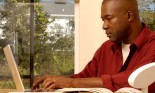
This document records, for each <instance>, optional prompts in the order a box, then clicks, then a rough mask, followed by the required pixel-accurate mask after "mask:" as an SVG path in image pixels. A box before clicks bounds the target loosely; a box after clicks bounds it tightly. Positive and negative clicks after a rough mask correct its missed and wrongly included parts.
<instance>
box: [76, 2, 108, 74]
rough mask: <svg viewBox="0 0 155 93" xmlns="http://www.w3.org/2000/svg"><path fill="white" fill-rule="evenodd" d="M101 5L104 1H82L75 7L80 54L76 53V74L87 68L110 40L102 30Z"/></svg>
mask: <svg viewBox="0 0 155 93" xmlns="http://www.w3.org/2000/svg"><path fill="white" fill-rule="evenodd" d="M101 3H102V0H80V3H79V5H76V7H75V22H76V23H75V26H76V28H75V29H76V31H75V33H78V34H79V36H77V37H78V40H76V44H78V45H76V46H78V47H76V50H78V52H75V54H76V56H75V57H76V59H77V60H76V61H75V69H76V70H75V73H77V72H79V71H81V70H82V69H83V68H84V67H85V65H86V64H87V63H88V62H89V61H90V60H91V59H92V57H93V55H94V53H95V51H96V50H97V49H98V48H99V47H100V45H101V44H102V43H103V42H104V41H105V40H107V39H108V38H107V37H106V35H105V32H104V31H103V30H102V24H103V22H102V20H101V18H100V12H101V11H100V10H101ZM77 48H79V49H77ZM78 58H79V59H78ZM78 61H79V62H78Z"/></svg>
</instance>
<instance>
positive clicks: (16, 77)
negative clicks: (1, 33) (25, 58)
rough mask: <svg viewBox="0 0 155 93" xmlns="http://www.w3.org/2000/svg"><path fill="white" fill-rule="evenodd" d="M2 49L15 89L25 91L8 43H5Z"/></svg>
mask: <svg viewBox="0 0 155 93" xmlns="http://www.w3.org/2000/svg"><path fill="white" fill-rule="evenodd" d="M3 51H4V54H5V57H6V60H7V62H8V66H9V68H10V71H11V73H12V76H13V80H14V82H15V85H16V90H17V91H18V92H23V91H25V88H24V85H23V83H22V79H21V77H20V74H19V71H18V68H17V65H16V61H15V59H14V56H13V53H12V50H11V47H10V45H7V46H6V47H4V48H3Z"/></svg>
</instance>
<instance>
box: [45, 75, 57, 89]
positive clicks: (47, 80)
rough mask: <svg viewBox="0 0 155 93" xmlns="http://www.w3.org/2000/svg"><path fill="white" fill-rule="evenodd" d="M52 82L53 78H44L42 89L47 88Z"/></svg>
mask: <svg viewBox="0 0 155 93" xmlns="http://www.w3.org/2000/svg"><path fill="white" fill-rule="evenodd" d="M53 83H54V82H53V78H47V79H45V80H44V82H43V88H44V89H47V88H48V87H49V86H50V85H52V84H53Z"/></svg>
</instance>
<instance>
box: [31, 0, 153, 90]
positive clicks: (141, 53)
mask: <svg viewBox="0 0 155 93" xmlns="http://www.w3.org/2000/svg"><path fill="white" fill-rule="evenodd" d="M101 19H102V20H103V29H104V30H105V32H106V34H107V36H108V37H109V40H108V41H106V42H104V43H103V44H102V45H101V47H100V48H99V49H98V50H97V51H96V53H95V55H94V57H93V58H92V60H91V61H90V62H89V63H88V64H87V65H86V67H85V68H84V69H83V71H81V72H80V73H79V74H76V75H73V76H69V77H63V76H47V77H42V78H38V79H36V80H35V82H34V84H33V87H32V89H35V88H36V86H37V85H38V84H40V83H42V85H43V86H42V88H43V89H57V88H69V87H75V88H77V87H78V88H80V87H85V88H86V87H103V88H108V89H110V90H112V91H116V90H118V89H120V88H122V87H130V85H129V84H128V77H129V76H130V74H131V73H132V72H133V71H134V70H135V69H137V68H139V67H141V66H143V65H145V64H147V63H151V62H154V61H155V33H154V32H152V31H151V30H150V29H148V28H147V26H146V25H145V24H143V23H141V21H140V18H139V13H138V5H137V1H136V0H103V2H102V7H101ZM149 90H150V91H155V86H154V85H152V86H151V87H150V89H149Z"/></svg>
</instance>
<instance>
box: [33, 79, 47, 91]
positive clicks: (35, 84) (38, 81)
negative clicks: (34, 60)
mask: <svg viewBox="0 0 155 93" xmlns="http://www.w3.org/2000/svg"><path fill="white" fill-rule="evenodd" d="M44 79H45V78H44V77H37V78H36V79H35V81H34V82H33V85H32V89H36V88H37V87H38V86H39V84H40V83H42V82H43V81H44Z"/></svg>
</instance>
